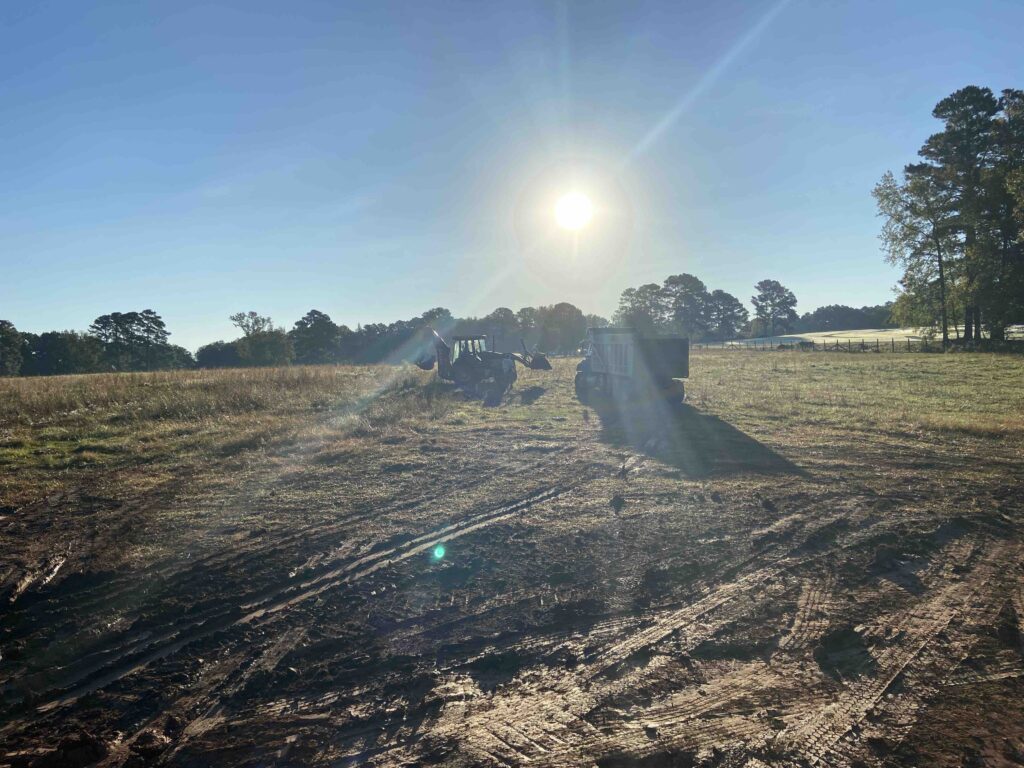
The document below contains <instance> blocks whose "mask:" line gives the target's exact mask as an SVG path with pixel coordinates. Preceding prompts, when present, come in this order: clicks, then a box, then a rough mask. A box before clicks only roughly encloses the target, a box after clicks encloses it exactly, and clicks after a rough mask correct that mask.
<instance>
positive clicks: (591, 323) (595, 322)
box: [584, 315, 610, 328]
mask: <svg viewBox="0 0 1024 768" xmlns="http://www.w3.org/2000/svg"><path fill="white" fill-rule="evenodd" d="M584 318H585V319H586V321H587V328H607V327H608V326H609V325H610V323H609V322H608V318H606V317H601V316H600V315H584Z"/></svg>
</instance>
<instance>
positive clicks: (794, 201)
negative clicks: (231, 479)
mask: <svg viewBox="0 0 1024 768" xmlns="http://www.w3.org/2000/svg"><path fill="white" fill-rule="evenodd" d="M1022 29H1024V3H1021V2H1019V0H1014V1H1013V2H966V1H965V2H955V3H954V2H949V3H943V2H938V1H937V0H919V1H915V2H899V1H898V0H897V1H895V2H894V1H893V0H886V1H885V2H881V1H877V0H863V1H859V2H830V1H828V0H790V1H789V2H785V0H783V2H782V3H780V2H779V0H767V1H763V0H756V1H751V2H738V1H736V0H721V1H719V2H710V1H708V2H687V3H680V2H665V3H653V2H651V3H637V2H628V3H627V2H622V3H601V2H571V3H558V2H544V3H527V2H500V3H497V2H495V3H470V2H458V3H450V4H449V3H436V2H431V3H419V2H409V3H384V2H366V3H348V2H335V1H333V0H331V1H329V2H304V1H300V0H292V1H291V2H278V1H277V0H274V1H273V2H269V1H263V0H230V1H222V2H217V3H206V2H204V3H193V2H189V1H188V0H176V1H175V2H164V3H138V2H134V1H132V2H86V1H84V0H74V1H69V2H42V1H41V2H38V3H37V2H30V3H5V4H3V7H2V9H0V317H3V318H5V319H9V320H11V321H13V322H14V323H15V325H17V326H18V327H19V328H21V329H23V330H29V331H42V330H47V329H53V328H59V329H63V328H77V329H84V328H85V327H87V326H88V324H89V323H90V322H91V321H92V319H93V318H94V317H96V316H97V315H99V314H102V313H105V312H110V311H115V310H121V311H125V310H131V309H144V308H152V309H155V310H156V311H158V312H160V313H161V314H162V315H163V316H164V318H165V320H166V321H167V323H168V326H169V328H170V330H171V331H172V334H173V335H172V337H171V340H172V341H174V342H177V343H179V344H183V345H184V346H187V347H190V348H193V349H194V348H195V347H196V346H198V345H199V344H202V343H205V342H207V341H211V340H214V339H217V338H231V337H233V336H234V335H235V334H234V333H233V329H232V328H231V326H230V323H229V322H228V320H227V316H228V314H230V313H231V312H235V311H238V310H249V309H255V310H258V311H260V312H261V313H264V314H269V315H271V316H272V317H273V318H274V319H275V320H276V321H277V322H278V323H280V324H285V325H287V326H289V327H290V326H291V324H292V323H293V322H294V321H295V320H296V319H297V318H298V317H300V316H301V315H302V314H303V313H304V312H305V311H306V310H308V309H310V308H314V307H315V308H318V309H321V310H323V311H326V312H328V313H329V314H330V315H331V316H332V317H333V318H334V319H335V320H336V321H338V322H344V323H347V324H350V325H353V326H354V325H355V324H356V323H358V322H363V323H366V322H382V321H391V320H395V319H400V318H408V317H411V316H414V315H417V314H419V313H421V312H422V311H423V310H425V309H427V308H429V307H432V306H438V305H441V306H446V307H448V308H450V309H451V310H452V311H453V312H454V313H455V314H457V315H465V314H482V313H486V312H488V311H490V310H491V309H493V308H494V307H496V306H500V305H504V306H509V307H511V308H512V309H518V308H519V307H521V306H524V305H536V304H541V303H551V302H555V301H559V300H568V301H571V302H573V303H575V304H577V305H578V306H580V307H581V308H582V309H583V310H584V311H587V312H597V313H600V314H605V315H608V314H610V313H611V312H612V311H613V310H614V308H615V306H616V303H617V297H618V294H619V293H620V292H621V291H622V290H623V289H624V288H626V287H629V286H635V285H639V284H641V283H644V282H651V281H656V282H660V281H661V280H662V279H663V278H664V277H666V276H667V275H669V274H674V273H678V272H692V273H694V274H696V275H697V276H699V277H700V278H702V279H703V280H704V281H705V283H707V284H708V287H709V288H723V289H725V290H727V291H729V292H731V293H733V294H735V295H736V296H738V297H740V298H741V299H743V300H744V301H748V300H749V297H750V295H751V293H752V285H753V283H754V282H755V281H757V280H758V279H761V278H764V277H773V278H777V279H779V280H781V281H782V282H783V283H784V284H786V285H787V286H789V287H790V288H792V289H793V290H794V292H795V293H796V295H797V298H798V299H799V302H800V304H799V307H798V309H800V310H801V311H807V310H809V309H813V308H814V307H816V306H819V305H822V304H830V303H844V304H852V305H862V304H874V303H878V302H882V301H885V300H887V299H888V298H890V297H891V287H892V285H893V283H894V282H895V277H896V275H895V273H894V271H893V270H892V269H890V268H889V267H887V266H886V265H885V264H884V263H883V261H882V257H881V254H880V252H879V249H878V241H877V237H876V236H877V233H878V221H877V219H876V218H875V211H874V206H873V201H872V199H871V197H870V190H871V188H872V186H873V185H874V183H875V182H876V181H877V180H878V178H879V177H880V176H881V175H882V173H883V172H884V171H885V170H886V169H893V170H898V169H899V168H900V167H902V165H903V164H904V163H906V162H908V161H910V160H912V159H913V158H914V153H915V152H916V150H917V148H918V147H919V146H920V144H921V142H922V141H923V140H924V138H925V137H926V136H927V135H928V134H929V133H931V132H933V131H934V130H936V128H937V123H936V122H935V121H934V120H932V118H931V117H930V112H931V108H932V107H933V106H934V104H935V102H936V101H938V100H939V99H940V98H942V97H943V96H945V95H947V94H948V93H950V92H952V91H953V90H955V89H957V88H959V87H962V86H964V85H967V84H976V85H984V86H989V87H991V88H993V89H994V90H998V89H1002V88H1005V87H1024V49H1022V38H1021V30H1022ZM566 158H577V159H578V158H584V159H585V160H586V162H587V164H588V166H589V167H592V168H597V169H601V170H602V171H603V172H605V173H606V174H607V175H609V176H615V177H617V178H618V184H619V185H620V188H621V192H622V199H623V200H626V201H627V204H628V207H629V208H630V210H631V211H632V214H631V215H632V224H631V227H630V229H629V239H628V242H627V243H626V244H625V245H624V246H622V248H621V249H620V250H619V251H617V252H616V253H612V254H609V253H608V252H607V249H605V250H602V249H601V248H599V247H597V244H594V243H585V242H584V243H582V245H581V247H580V248H579V252H578V253H577V254H576V255H575V256H574V257H573V256H568V255H566V254H565V253H562V252H561V251H560V249H559V248H553V249H551V250H550V251H545V252H544V253H543V254H542V256H541V257H538V256H537V254H536V253H534V252H531V253H524V248H525V246H524V242H525V241H524V237H523V235H522V233H521V232H518V231H517V229H516V227H515V226H514V223H513V222H514V219H515V209H516V206H517V205H522V204H523V202H522V200H523V195H524V190H526V191H527V193H529V190H531V189H533V186H531V185H533V184H534V181H533V180H534V179H536V178H537V177H538V175H540V176H544V175H545V174H550V169H552V168H560V167H562V164H563V163H564V162H565V160H566ZM599 214H600V210H599ZM595 221H596V217H595ZM595 233H596V230H595ZM595 233H589V235H594V234H595ZM531 247H532V246H531Z"/></svg>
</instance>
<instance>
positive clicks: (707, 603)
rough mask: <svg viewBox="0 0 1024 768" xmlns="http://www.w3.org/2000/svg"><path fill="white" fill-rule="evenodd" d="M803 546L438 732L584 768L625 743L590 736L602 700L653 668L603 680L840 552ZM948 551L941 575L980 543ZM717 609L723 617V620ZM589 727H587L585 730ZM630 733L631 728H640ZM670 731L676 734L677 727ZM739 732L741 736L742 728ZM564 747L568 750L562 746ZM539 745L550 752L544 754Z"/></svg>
mask: <svg viewBox="0 0 1024 768" xmlns="http://www.w3.org/2000/svg"><path fill="white" fill-rule="evenodd" d="M831 524H832V521H826V522H824V523H823V524H822V525H820V526H817V527H816V528H814V530H812V531H810V532H809V533H808V536H807V537H806V538H805V539H804V541H806V540H808V539H811V538H813V536H814V534H815V533H817V532H818V531H821V530H822V529H824V528H826V527H828V526H830V525H831ZM877 534H878V530H876V529H875V528H874V527H873V526H870V527H868V528H867V529H865V530H861V531H854V532H853V533H852V534H851V535H850V536H849V540H848V541H846V542H843V543H842V544H841V545H837V548H838V549H848V548H852V547H856V546H857V544H858V542H867V541H870V540H871V539H872V538H873V537H874V536H876V535H877ZM802 548H803V542H799V543H796V544H795V546H794V547H793V549H792V550H791V551H790V552H788V553H785V554H784V555H782V556H781V557H779V558H778V559H776V560H775V561H774V562H773V563H771V564H769V565H766V566H763V567H761V568H758V569H756V570H754V571H752V572H750V573H748V574H746V575H743V576H740V577H738V578H737V579H736V580H735V581H733V582H730V583H726V584H723V585H720V586H719V587H717V588H715V589H714V590H713V591H712V592H711V593H710V594H708V595H706V596H705V597H704V598H702V599H701V600H698V601H697V602H696V603H694V604H692V605H689V606H685V607H683V608H681V609H679V610H675V611H670V612H667V613H665V614H663V615H661V616H659V617H657V618H655V619H654V620H653V621H652V622H651V623H650V625H649V626H647V627H644V628H642V629H640V630H639V631H635V632H632V633H631V634H629V635H627V636H626V637H624V638H621V637H620V638H618V639H616V640H615V641H613V642H612V643H611V644H610V645H609V646H607V647H606V648H605V649H604V650H602V651H600V652H598V654H597V656H596V658H595V660H594V662H593V663H591V664H589V665H587V666H586V667H585V668H584V669H583V670H579V671H572V672H569V673H564V674H561V675H556V676H554V677H551V676H549V677H548V678H547V679H545V680H543V682H542V683H536V684H535V683H531V682H528V681H525V682H523V683H521V684H520V685H519V686H518V687H517V688H516V689H512V690H509V691H507V692H504V693H503V695H499V696H493V697H490V698H489V699H487V700H485V701H484V702H482V703H479V704H473V703H470V704H469V705H463V706H458V707H455V708H454V709H453V712H452V715H451V717H447V718H446V717H445V715H444V713H442V719H441V720H440V721H439V722H438V723H437V724H435V728H436V729H437V731H438V732H439V733H442V734H447V735H448V737H449V738H451V739H454V740H455V741H456V742H460V739H459V734H464V733H469V734H472V736H471V740H470V741H468V742H466V741H462V742H461V743H460V746H462V747H464V748H465V749H466V750H467V754H468V756H469V757H470V759H472V756H473V754H476V755H477V757H478V758H479V759H485V755H491V756H498V757H500V759H501V763H502V764H508V765H514V764H518V763H520V762H527V761H532V762H538V761H539V763H540V764H549V765H573V764H576V763H577V762H578V761H579V760H580V759H581V758H582V756H583V755H591V756H592V755H594V754H595V753H594V752H593V751H592V745H593V744H598V743H604V744H606V745H612V744H614V742H615V739H616V738H617V737H618V731H616V733H615V734H614V735H613V736H612V737H610V738H609V739H608V740H604V741H602V738H603V736H595V735H594V734H593V733H590V724H589V723H587V717H588V713H589V712H593V711H595V710H596V709H597V708H599V707H600V706H602V702H607V701H609V700H611V699H612V698H613V697H614V696H615V695H616V694H617V693H618V692H621V691H623V690H637V689H642V686H643V678H644V677H645V676H647V675H648V670H647V669H644V668H641V669H638V670H636V671H635V672H634V673H630V674H627V675H626V676H625V677H623V678H620V679H619V680H613V681H611V682H607V681H605V680H604V679H602V678H603V677H604V676H605V673H607V672H609V671H611V670H613V669H615V668H617V667H620V666H621V665H622V664H623V662H625V661H626V660H627V659H629V658H630V657H632V656H634V655H636V654H637V653H638V652H639V651H641V650H643V649H645V648H650V647H653V646H654V645H655V644H657V643H658V642H660V641H661V640H663V639H665V638H666V637H668V636H670V635H676V638H677V639H676V641H675V642H676V644H677V646H678V648H679V649H682V650H684V651H685V650H686V649H692V648H694V647H696V646H697V645H698V644H699V643H700V642H702V641H703V640H705V639H707V638H709V637H711V636H713V635H714V634H715V632H716V631H717V630H718V629H719V628H720V627H722V626H724V625H725V624H727V623H728V622H730V621H734V620H736V619H737V618H738V617H739V616H740V615H742V614H744V613H749V612H751V611H752V610H754V609H755V608H756V607H757V605H758V604H759V601H758V600H757V599H756V598H755V599H752V600H748V601H747V602H746V603H745V604H744V603H743V601H741V600H740V599H739V598H740V597H741V596H747V595H751V594H757V593H758V592H759V588H762V589H761V593H762V594H763V593H764V591H765V590H764V589H763V588H765V587H766V586H767V585H768V584H770V583H771V582H772V581H773V580H775V579H776V578H777V577H779V576H780V575H782V574H783V573H784V572H787V571H791V570H793V569H794V568H797V567H799V566H802V565H805V564H807V563H809V562H810V561H813V560H816V559H819V558H821V557H822V556H823V555H825V554H826V553H827V554H834V553H835V551H836V548H833V549H830V550H827V551H826V552H820V551H813V552H803V553H800V552H799V550H801V549H802ZM948 549H949V551H948V552H944V553H943V555H942V556H941V557H939V558H938V560H939V561H940V562H942V563H944V565H943V566H941V567H939V566H937V570H940V571H942V572H944V573H945V572H948V571H949V570H950V569H951V568H952V567H953V566H952V565H950V558H952V560H953V561H955V563H956V564H957V565H958V566H959V565H963V563H965V562H966V560H967V559H968V558H969V557H970V555H971V554H972V553H973V552H974V543H973V541H970V540H967V541H964V540H957V541H955V542H954V543H953V544H952V545H951V546H950V547H949V548H948ZM947 575H948V574H947ZM716 611H717V612H719V614H720V615H718V616H716V615H715V614H716ZM527 677H528V676H527ZM524 680H525V678H524ZM746 680H747V682H746V683H745V685H746V687H744V685H741V684H739V683H737V684H736V686H735V687H732V688H727V689H726V690H725V691H724V692H723V693H722V694H717V693H716V694H711V695H710V698H707V700H706V701H705V696H707V695H708V694H709V693H710V692H709V691H708V692H705V695H702V696H701V703H700V706H699V709H700V711H710V710H712V709H714V708H716V707H720V706H725V705H726V704H728V702H729V701H730V700H731V699H733V698H736V697H744V696H749V695H751V694H753V693H756V691H757V690H758V689H759V688H760V687H761V685H760V682H759V681H758V680H757V679H756V678H746ZM474 708H475V711H474ZM670 710H671V708H669V709H666V710H665V712H664V714H663V715H662V717H663V719H665V721H666V722H669V721H680V720H682V721H686V720H687V719H688V718H689V719H692V716H691V715H688V713H687V712H686V711H685V710H683V711H680V710H679V709H678V708H676V710H675V712H674V714H673V713H672V711H670ZM524 713H525V714H524ZM446 721H447V722H446ZM776 722H777V721H776ZM557 723H562V724H563V727H562V728H561V729H559V728H557V727H556V728H552V724H557ZM582 723H585V724H586V725H581V724H582ZM511 724H514V726H515V729H514V730H515V731H517V732H523V731H524V730H525V731H526V732H527V733H528V735H529V739H518V740H517V739H515V738H511V736H510V733H511V732H510V731H509V730H508V729H509V727H510V725H511ZM705 726H706V724H702V723H700V722H697V723H696V725H695V726H694V727H698V728H703V727H705ZM623 727H626V728H627V729H628V728H630V727H633V726H629V725H625V726H623ZM746 727H747V726H744V728H746ZM668 730H669V731H670V732H671V729H668ZM776 730H777V728H770V727H768V725H764V726H763V727H762V726H761V725H758V726H757V727H756V728H753V730H751V731H750V733H755V732H756V733H760V734H761V736H762V738H763V739H765V740H766V739H768V738H769V737H771V736H772V735H774V733H775V731H776ZM744 732H746V731H744ZM686 733H689V731H687V730H686V729H681V730H679V736H680V737H683V736H684V735H685V734H686ZM733 733H738V732H737V731H736V730H735V729H734V730H733ZM559 742H561V743H563V744H564V745H566V746H565V747H564V748H559V747H558V746H557V745H558V743H559ZM533 744H537V745H540V746H541V747H543V751H542V750H541V749H539V748H536V747H534V746H533ZM673 746H675V744H674V743H673V741H671V740H670V741H668V742H666V741H664V740H661V739H659V743H658V746H657V749H659V750H664V749H666V748H671V747H673ZM598 754H599V753H598Z"/></svg>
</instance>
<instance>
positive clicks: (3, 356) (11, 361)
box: [0, 320, 21, 376]
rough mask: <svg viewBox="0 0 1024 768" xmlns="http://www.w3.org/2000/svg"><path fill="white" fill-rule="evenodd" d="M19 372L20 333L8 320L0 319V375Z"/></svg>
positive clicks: (12, 374) (13, 374)
mask: <svg viewBox="0 0 1024 768" xmlns="http://www.w3.org/2000/svg"><path fill="white" fill-rule="evenodd" d="M20 372H21V334H20V333H18V329H17V328H15V327H14V323H12V322H10V321H8V320H0V376H17V375H18V374H19V373H20Z"/></svg>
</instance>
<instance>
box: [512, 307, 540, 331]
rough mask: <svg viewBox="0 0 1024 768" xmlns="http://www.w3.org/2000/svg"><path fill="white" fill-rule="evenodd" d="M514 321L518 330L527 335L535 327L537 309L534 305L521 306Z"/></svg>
mask: <svg viewBox="0 0 1024 768" xmlns="http://www.w3.org/2000/svg"><path fill="white" fill-rule="evenodd" d="M516 323H518V325H519V332H520V333H522V334H524V335H527V334H529V333H530V332H531V331H533V330H535V329H536V328H537V309H536V308H535V307H523V308H522V309H520V310H519V311H518V312H516Z"/></svg>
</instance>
